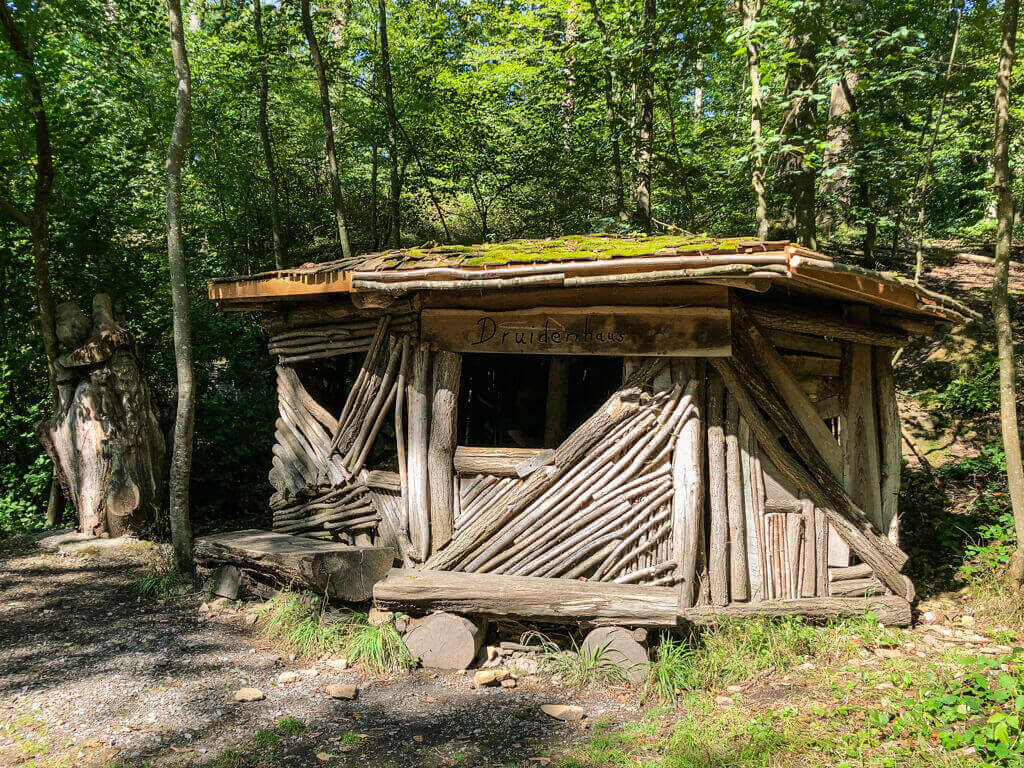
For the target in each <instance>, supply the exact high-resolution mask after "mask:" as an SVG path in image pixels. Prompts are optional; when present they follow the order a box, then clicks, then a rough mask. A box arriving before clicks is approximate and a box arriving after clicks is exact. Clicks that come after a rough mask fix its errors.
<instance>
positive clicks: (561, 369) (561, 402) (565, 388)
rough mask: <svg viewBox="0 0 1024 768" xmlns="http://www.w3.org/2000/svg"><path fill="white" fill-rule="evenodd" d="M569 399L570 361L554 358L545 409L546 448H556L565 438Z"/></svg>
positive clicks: (550, 367) (551, 364)
mask: <svg viewBox="0 0 1024 768" xmlns="http://www.w3.org/2000/svg"><path fill="white" fill-rule="evenodd" d="M568 399H569V361H568V360H566V359H565V358H561V357H552V358H551V359H550V361H549V364H548V392H547V403H546V406H545V408H544V447H545V448H554V447H555V446H557V445H558V444H559V443H560V442H562V439H563V438H564V437H565V419H566V408H567V407H568V405H569V403H568Z"/></svg>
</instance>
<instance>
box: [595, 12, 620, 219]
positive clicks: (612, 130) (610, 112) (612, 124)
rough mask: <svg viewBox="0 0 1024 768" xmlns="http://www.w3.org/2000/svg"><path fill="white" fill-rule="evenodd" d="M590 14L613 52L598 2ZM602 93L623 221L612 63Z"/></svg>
mask: <svg viewBox="0 0 1024 768" xmlns="http://www.w3.org/2000/svg"><path fill="white" fill-rule="evenodd" d="M589 2H590V12H591V13H592V14H593V16H594V24H596V25H597V31H598V33H599V34H600V36H601V45H602V46H604V50H606V51H608V50H611V36H610V35H609V34H608V25H607V24H605V23H604V19H603V18H602V17H601V13H600V11H599V10H598V8H597V2H596V0H589ZM602 91H603V93H604V114H605V120H606V121H607V122H608V134H609V139H610V142H611V155H612V173H613V175H614V185H615V215H616V218H618V219H620V220H622V219H625V218H626V192H625V183H624V181H623V178H622V149H621V143H620V141H619V134H620V133H621V125H620V120H619V118H618V113H617V111H616V108H615V73H614V70H613V69H612V66H611V62H610V61H606V62H605V76H604V79H603V80H602Z"/></svg>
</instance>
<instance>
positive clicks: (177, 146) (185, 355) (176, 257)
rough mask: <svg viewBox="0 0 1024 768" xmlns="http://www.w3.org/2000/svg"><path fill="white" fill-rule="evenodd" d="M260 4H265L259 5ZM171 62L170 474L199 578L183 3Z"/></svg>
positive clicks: (182, 544)
mask: <svg viewBox="0 0 1024 768" xmlns="http://www.w3.org/2000/svg"><path fill="white" fill-rule="evenodd" d="M256 2H257V3H259V2H260V0H256ZM167 11H168V18H169V22H170V37H171V56H172V58H173V60H174V72H175V75H176V77H177V83H178V88H177V98H176V99H175V109H174V127H173V128H172V130H171V140H170V143H169V144H168V146H167V198H166V202H167V259H168V262H169V263H170V273H171V308H172V313H173V318H174V359H175V366H176V369H177V380H178V409H177V413H176V415H175V419H174V449H173V452H172V455H171V472H170V515H169V516H170V523H171V541H172V544H173V546H174V562H175V565H176V566H177V568H178V570H179V571H181V572H182V573H186V574H190V575H191V574H192V573H194V570H195V569H194V564H193V561H192V526H191V523H190V522H189V479H190V476H191V472H192V429H193V424H194V418H195V391H194V389H193V372H192V323H191V319H190V317H189V296H188V282H187V279H186V274H185V244H184V242H183V237H182V231H181V166H182V164H183V163H184V161H185V155H186V154H187V151H188V144H189V138H190V136H189V133H190V130H191V117H192V115H191V112H192V74H191V72H190V70H189V66H188V52H187V50H186V49H185V34H184V29H183V25H182V18H181V2H180V0H167Z"/></svg>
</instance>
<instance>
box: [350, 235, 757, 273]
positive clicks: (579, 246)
mask: <svg viewBox="0 0 1024 768" xmlns="http://www.w3.org/2000/svg"><path fill="white" fill-rule="evenodd" d="M746 242H751V239H749V238H727V239H718V238H710V237H695V236H692V235H688V236H680V235H659V236H654V237H648V236H644V235H637V236H627V237H624V236H620V235H608V234H594V235H571V236H568V237H559V238H546V239H536V240H509V241H506V242H501V243H484V244H481V245H444V246H436V247H421V248H406V249H404V250H401V251H391V252H388V253H384V254H379V256H378V259H374V257H373V256H367V257H365V260H366V261H367V262H373V261H375V260H379V261H382V262H383V263H382V264H381V265H380V266H378V267H376V268H378V269H379V268H381V267H383V268H386V269H410V268H415V267H416V266H417V262H431V263H432V264H444V265H453V266H454V265H459V266H467V267H486V266H496V265H499V264H511V263H536V262H548V261H591V260H595V259H611V258H624V257H631V256H649V255H652V254H654V253H657V252H659V251H669V252H674V253H679V252H685V251H693V252H699V251H716V250H723V251H734V250H738V249H739V247H740V244H741V243H746ZM380 257H383V258H380Z"/></svg>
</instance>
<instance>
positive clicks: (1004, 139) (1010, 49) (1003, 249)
mask: <svg viewBox="0 0 1024 768" xmlns="http://www.w3.org/2000/svg"><path fill="white" fill-rule="evenodd" d="M1017 14H1018V0H1005V3H1004V5H1003V36H1002V44H1001V46H1000V48H999V71H998V73H997V75H996V100H995V101H996V129H995V142H994V151H993V156H994V162H993V165H994V166H995V185H994V186H995V189H996V204H997V211H998V229H997V234H996V252H995V259H996V263H995V274H994V276H993V280H992V315H993V317H994V319H995V325H996V343H997V346H998V349H999V416H1000V424H1001V426H1002V432H1003V450H1004V451H1005V453H1006V476H1007V481H1008V484H1009V487H1010V504H1011V506H1012V508H1013V522H1014V528H1015V529H1016V532H1017V550H1016V551H1015V552H1014V554H1013V557H1012V558H1011V560H1010V575H1011V577H1012V578H1014V579H1015V580H1016V581H1017V582H1018V583H1019V582H1021V581H1022V580H1024V468H1022V466H1021V446H1020V430H1019V427H1018V425H1017V382H1016V376H1015V371H1014V361H1013V328H1012V326H1011V325H1010V302H1009V296H1008V284H1009V276H1010V250H1011V246H1012V245H1013V190H1012V186H1011V184H1012V177H1011V176H1010V159H1009V152H1010V132H1009V122H1010V76H1011V74H1012V72H1013V59H1014V54H1015V50H1014V48H1015V42H1016V37H1017Z"/></svg>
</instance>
